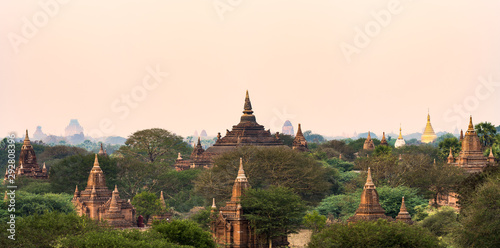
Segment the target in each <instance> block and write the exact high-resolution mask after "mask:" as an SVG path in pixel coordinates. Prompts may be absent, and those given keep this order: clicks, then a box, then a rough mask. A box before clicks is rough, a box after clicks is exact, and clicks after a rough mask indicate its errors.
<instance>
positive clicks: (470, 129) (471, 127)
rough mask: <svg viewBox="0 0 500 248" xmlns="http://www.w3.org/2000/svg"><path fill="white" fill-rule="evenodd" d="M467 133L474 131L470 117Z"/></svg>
mask: <svg viewBox="0 0 500 248" xmlns="http://www.w3.org/2000/svg"><path fill="white" fill-rule="evenodd" d="M467 131H474V124H472V115H471V116H470V120H469V129H468V130H467Z"/></svg>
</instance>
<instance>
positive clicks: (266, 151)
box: [195, 146, 336, 203]
mask: <svg viewBox="0 0 500 248" xmlns="http://www.w3.org/2000/svg"><path fill="white" fill-rule="evenodd" d="M239 158H243V167H244V169H245V174H246V175H247V177H248V181H249V183H250V185H252V187H254V188H265V187H268V186H270V185H274V186H284V187H287V188H290V189H292V190H293V191H294V192H295V193H297V194H299V195H300V196H301V197H302V199H303V200H305V201H307V202H309V203H313V202H319V201H320V200H321V199H322V198H323V197H324V196H325V195H326V194H328V193H329V192H328V191H329V190H330V189H331V185H332V184H331V182H330V181H332V180H335V173H336V171H334V170H332V169H331V168H326V167H324V166H322V165H321V164H320V163H318V162H317V161H315V160H314V159H313V158H312V157H310V156H309V155H307V154H304V153H299V152H296V151H293V150H292V149H290V148H288V147H276V148H261V147H255V146H243V147H241V148H238V149H236V150H234V151H232V152H227V153H224V154H222V155H220V156H218V157H217V158H216V159H215V161H214V164H215V165H216V166H214V168H212V169H209V170H203V172H202V173H201V174H200V176H199V177H198V178H197V180H196V182H195V190H196V192H197V193H198V194H200V195H202V196H203V197H204V198H205V200H206V201H207V202H211V201H212V198H216V199H217V201H225V200H228V199H229V197H230V196H231V190H232V187H233V184H234V179H235V178H236V175H237V171H238V168H239V161H240V160H239Z"/></svg>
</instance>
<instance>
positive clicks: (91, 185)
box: [71, 154, 136, 228]
mask: <svg viewBox="0 0 500 248" xmlns="http://www.w3.org/2000/svg"><path fill="white" fill-rule="evenodd" d="M71 201H72V202H73V205H75V209H76V212H77V213H78V214H79V215H80V216H82V215H86V216H88V217H89V218H91V219H95V220H99V221H107V222H108V224H109V225H111V226H114V227H118V228H125V227H131V226H134V225H135V222H136V219H135V208H134V206H132V204H130V202H128V201H126V200H124V199H120V195H119V192H118V188H117V187H116V186H115V190H114V191H113V192H112V191H111V190H109V189H108V188H107V187H106V179H105V177H104V172H103V171H102V169H101V167H100V166H99V161H98V158H97V154H96V155H95V160H94V166H93V167H92V169H91V170H90V174H89V178H88V180H87V186H86V187H85V190H83V191H81V192H80V191H79V190H78V185H77V186H76V189H75V193H74V195H73V200H71Z"/></svg>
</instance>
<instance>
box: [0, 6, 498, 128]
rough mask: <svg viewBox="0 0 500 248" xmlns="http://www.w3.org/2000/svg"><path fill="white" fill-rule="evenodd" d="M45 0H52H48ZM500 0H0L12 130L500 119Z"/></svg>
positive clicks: (2, 78) (4, 97) (0, 85)
mask: <svg viewBox="0 0 500 248" xmlns="http://www.w3.org/2000/svg"><path fill="white" fill-rule="evenodd" d="M44 3H45V4H44ZM499 13H500V1H489V0H484V1H460V0H440V1H435V0H418V1H417V0H414V1H411V0H400V1H398V0H384V1H366V0H363V1H361V0H355V1H345V0H344V1H333V0H288V1H283V0H280V1H278V0H175V1H174V0H162V1H160V0H157V1H147V0H145V1H125V0H109V1H102V0H64V1H62V0H61V1H57V0H40V1H38V0H37V1H27V0H16V1H1V2H0V99H1V103H0V113H1V117H2V122H1V125H0V136H2V137H3V136H5V135H7V134H9V133H10V132H16V133H17V134H18V135H22V134H23V132H24V130H25V129H29V130H30V132H31V133H32V132H34V131H35V129H36V126H42V130H43V131H44V132H45V133H46V134H54V135H62V134H64V128H65V127H66V126H67V125H68V123H69V121H70V119H78V121H79V122H80V124H81V125H82V126H83V128H84V129H85V134H86V135H88V134H91V135H92V136H100V135H104V136H111V135H120V136H123V137H127V136H128V135H130V134H131V133H133V132H135V131H137V130H141V129H147V128H154V127H159V128H164V129H167V130H170V131H172V132H174V133H177V134H179V135H182V136H187V135H192V134H193V133H194V131H195V130H197V131H198V133H199V132H200V131H201V130H202V129H205V130H206V131H207V133H208V135H216V134H217V132H221V133H222V134H224V133H225V130H226V129H231V126H232V125H235V124H237V123H238V122H239V118H240V116H241V111H242V110H243V103H244V97H245V90H247V89H248V90H249V93H250V99H251V100H252V105H253V110H254V111H255V113H254V114H255V115H256V117H257V121H258V122H259V123H260V124H262V125H264V126H265V128H266V129H269V128H270V129H271V131H272V132H275V131H281V126H282V124H283V122H284V121H285V120H287V119H289V120H290V121H291V122H292V124H293V125H294V127H295V128H296V127H297V124H298V123H301V124H302V128H303V131H305V130H312V131H313V132H314V133H319V134H322V135H326V136H337V135H352V134H353V133H354V132H357V133H362V132H367V131H372V132H375V133H377V134H378V135H380V134H381V133H382V131H385V132H398V129H399V125H400V123H401V125H402V128H403V134H405V133H413V132H421V131H422V130H423V128H424V127H425V122H426V116H427V110H428V109H430V114H431V122H432V125H433V127H434V130H435V131H436V132H438V131H448V132H453V131H454V130H455V128H456V127H458V129H465V128H467V124H468V117H469V115H472V116H473V120H474V122H475V123H478V122H482V121H489V122H492V123H493V124H494V125H500V115H499V111H498V109H499V108H498V107H499V105H500V97H499V96H500V14H499Z"/></svg>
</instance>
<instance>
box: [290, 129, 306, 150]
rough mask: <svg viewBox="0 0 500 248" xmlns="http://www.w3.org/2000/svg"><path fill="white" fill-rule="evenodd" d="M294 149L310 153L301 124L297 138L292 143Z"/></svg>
mask: <svg viewBox="0 0 500 248" xmlns="http://www.w3.org/2000/svg"><path fill="white" fill-rule="evenodd" d="M292 149H293V150H297V151H302V152H306V151H309V149H308V148H307V140H306V138H305V137H304V134H302V129H301V127H300V123H299V128H298V129H297V134H296V135H295V138H294V139H293V142H292Z"/></svg>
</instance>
